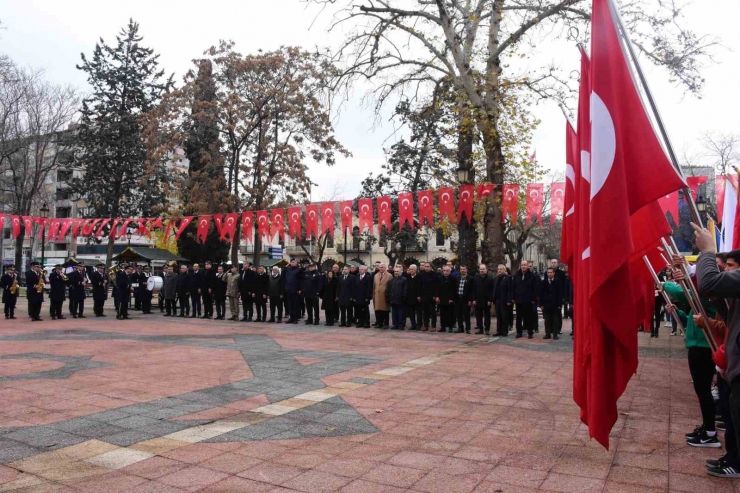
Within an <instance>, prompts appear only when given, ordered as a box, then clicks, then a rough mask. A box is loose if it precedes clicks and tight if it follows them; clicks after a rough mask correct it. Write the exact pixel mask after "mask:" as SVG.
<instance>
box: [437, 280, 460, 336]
mask: <svg viewBox="0 0 740 493" xmlns="http://www.w3.org/2000/svg"><path fill="white" fill-rule="evenodd" d="M437 302H438V303H439V331H440V332H447V330H449V331H450V333H452V327H453V326H454V325H455V304H456V303H457V280H456V279H455V278H454V277H452V268H451V267H449V266H447V265H445V266H444V267H443V268H442V279H441V280H440V283H439V286H438V288H437Z"/></svg>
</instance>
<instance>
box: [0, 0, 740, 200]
mask: <svg viewBox="0 0 740 493" xmlns="http://www.w3.org/2000/svg"><path fill="white" fill-rule="evenodd" d="M645 1H646V2H651V1H654V0H645ZM686 12H687V18H688V19H689V20H690V26H691V27H692V28H693V29H694V30H696V31H697V32H700V33H705V34H710V35H713V36H717V37H719V38H721V40H722V43H723V45H724V48H721V49H718V50H716V52H715V55H716V56H715V58H716V63H715V64H713V65H709V66H707V67H706V68H705V70H704V72H703V74H704V76H705V78H706V85H705V88H704V91H703V97H702V99H697V98H696V97H695V96H693V95H687V94H685V93H684V90H683V89H682V88H677V87H675V86H674V85H672V84H671V83H670V82H669V81H668V76H667V74H666V72H664V71H662V70H660V69H654V68H652V67H650V66H649V65H648V64H647V63H645V64H644V66H645V68H646V69H647V72H648V76H649V79H650V84H651V87H652V89H653V91H654V93H655V95H656V97H657V100H658V104H659V107H660V111H661V113H662V115H663V118H664V120H665V122H666V125H667V127H668V130H669V133H670V136H671V140H672V141H673V144H674V146H675V147H676V148H677V151H678V153H679V154H682V152H683V149H684V148H686V149H688V150H689V151H690V152H691V153H694V154H698V153H700V152H701V146H700V137H701V135H702V134H704V133H706V132H712V131H720V132H722V131H735V132H739V133H740V116H739V115H740V91H738V89H737V88H738V86H739V83H738V81H739V80H740V30H738V27H737V19H740V1H738V0H696V1H695V2H694V4H693V5H692V6H690V7H689V9H688V10H687V11H686ZM315 16H316V10H315V9H306V7H305V5H304V4H302V3H300V2H299V1H298V0H269V1H268V0H241V1H237V0H232V1H224V0H210V1H208V2H203V1H193V0H180V1H177V2H175V1H163V0H155V1H152V0H148V1H142V0H127V1H125V2H101V1H91V0H65V1H64V2H59V1H51V0H49V1H38V0H23V1H18V0H0V21H1V22H2V24H3V25H4V27H5V30H4V31H2V32H0V51H1V52H5V53H7V54H9V55H10V56H11V58H13V60H15V61H16V62H17V63H19V64H22V65H28V66H32V67H37V68H43V69H44V70H45V71H46V76H47V78H48V79H50V80H53V81H57V82H63V83H70V84H74V85H76V86H79V87H80V88H81V89H83V90H87V83H86V79H85V77H84V74H83V73H82V72H80V71H79V70H77V69H76V68H75V65H76V64H77V63H79V60H80V53H82V52H84V53H86V54H90V53H91V52H92V50H93V48H94V46H95V42H96V41H97V40H98V38H100V37H103V38H104V39H105V40H106V41H109V42H113V41H114V36H115V34H116V33H117V32H118V31H119V30H120V29H121V27H123V26H124V25H125V24H126V23H127V21H128V19H129V18H130V17H132V18H133V19H134V20H136V21H137V22H139V23H140V24H141V29H140V32H141V34H142V35H143V36H144V44H145V45H146V46H148V47H151V48H153V49H154V50H155V51H156V52H157V53H159V54H160V55H161V58H160V60H161V64H162V66H163V67H164V68H165V70H167V71H168V72H174V73H175V74H176V78H177V80H178V82H179V81H180V80H181V77H182V74H183V73H184V72H185V71H186V70H188V69H189V68H190V66H191V60H192V59H193V58H197V57H200V56H201V55H202V53H203V51H204V50H205V49H206V48H208V47H209V46H211V45H214V44H216V43H218V41H219V39H232V40H234V41H235V42H236V48H237V49H238V50H239V51H241V52H242V53H247V52H255V51H256V50H258V49H263V50H272V49H276V48H278V47H279V46H281V45H299V46H303V47H306V48H312V47H314V46H316V45H319V46H322V47H323V46H333V45H336V43H337V42H338V41H339V39H340V38H339V37H338V36H337V35H332V36H330V35H327V33H326V31H325V27H326V26H327V25H328V23H329V20H330V19H329V17H328V16H327V15H324V16H322V17H319V18H318V20H317V21H316V22H315V23H314V25H313V27H311V23H312V22H313V21H314V19H315ZM339 35H341V33H339ZM537 57H538V58H535V60H548V61H549V60H556V61H557V62H558V63H559V64H560V65H561V67H562V68H563V70H565V71H566V73H569V72H571V71H574V70H578V63H579V62H578V53H577V51H576V49H575V48H574V47H573V48H571V47H568V46H561V45H556V46H552V45H548V46H547V47H546V48H542V49H540V51H539V53H537ZM358 92H359V91H358ZM360 96H361V93H359V94H357V95H356V98H355V99H354V100H352V101H350V102H349V103H348V104H346V106H345V107H344V109H343V111H342V112H341V114H340V115H339V117H338V120H337V125H336V131H337V135H338V137H339V140H340V141H341V142H342V143H343V144H344V145H345V146H346V147H347V148H349V149H350V151H351V152H352V154H353V157H351V158H349V159H342V160H340V161H339V163H338V164H337V165H336V167H335V168H334V169H327V168H326V167H324V166H316V165H313V166H312V167H311V169H310V172H309V174H310V176H311V178H312V180H313V181H314V182H316V183H318V185H319V187H318V189H316V190H315V191H314V193H313V197H312V198H313V199H314V200H317V199H321V198H325V197H326V196H327V195H329V194H332V191H333V190H335V189H336V188H338V189H340V190H343V192H344V193H343V196H344V197H354V196H355V194H356V192H357V191H358V190H359V187H360V181H361V180H362V178H364V177H365V176H366V175H367V173H368V172H369V171H371V170H374V169H379V167H380V164H381V163H382V162H383V161H384V156H383V151H382V149H383V147H384V146H385V147H387V146H389V145H390V144H392V142H393V139H394V137H393V125H392V124H391V123H388V122H387V120H388V118H387V116H388V115H387V114H386V115H385V117H384V118H381V120H385V122H383V121H381V123H380V124H379V123H378V119H376V118H375V117H374V115H373V112H372V110H371V109H370V108H367V107H364V106H363V105H362V104H361V102H360ZM533 110H534V112H535V114H536V116H537V117H538V118H539V119H540V120H542V124H541V125H540V126H539V128H538V129H537V131H536V133H535V136H534V144H533V148H534V149H536V150H537V157H538V161H539V163H540V164H542V165H543V166H545V167H547V168H549V169H551V170H553V171H554V172H557V173H558V174H560V175H562V170H563V169H564V165H563V164H562V163H563V162H564V152H565V151H564V129H563V125H564V119H563V116H562V113H561V112H560V110H559V109H558V108H557V107H556V106H554V105H548V104H545V105H540V106H538V107H535V108H534V109H533Z"/></svg>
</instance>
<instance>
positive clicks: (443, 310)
mask: <svg viewBox="0 0 740 493" xmlns="http://www.w3.org/2000/svg"><path fill="white" fill-rule="evenodd" d="M454 325H455V305H454V304H449V303H448V304H446V305H442V304H440V305H439V327H440V328H442V329H450V330H452V327H453V326H454Z"/></svg>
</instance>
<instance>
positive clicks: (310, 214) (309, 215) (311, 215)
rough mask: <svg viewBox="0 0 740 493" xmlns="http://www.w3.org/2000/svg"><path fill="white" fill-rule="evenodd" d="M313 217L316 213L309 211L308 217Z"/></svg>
mask: <svg viewBox="0 0 740 493" xmlns="http://www.w3.org/2000/svg"><path fill="white" fill-rule="evenodd" d="M315 216H316V213H315V212H314V211H309V213H308V217H310V218H311V219H313V218H314V217H315Z"/></svg>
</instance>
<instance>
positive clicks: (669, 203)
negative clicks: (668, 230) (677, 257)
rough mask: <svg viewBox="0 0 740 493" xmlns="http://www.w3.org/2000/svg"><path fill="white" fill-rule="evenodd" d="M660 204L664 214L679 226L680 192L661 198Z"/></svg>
mask: <svg viewBox="0 0 740 493" xmlns="http://www.w3.org/2000/svg"><path fill="white" fill-rule="evenodd" d="M658 204H660V208H661V209H662V210H663V214H670V215H671V217H672V218H673V224H675V225H676V226H678V221H679V215H678V190H676V191H675V192H672V193H669V194H668V195H664V196H662V197H661V198H659V199H658ZM661 270H662V269H661Z"/></svg>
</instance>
